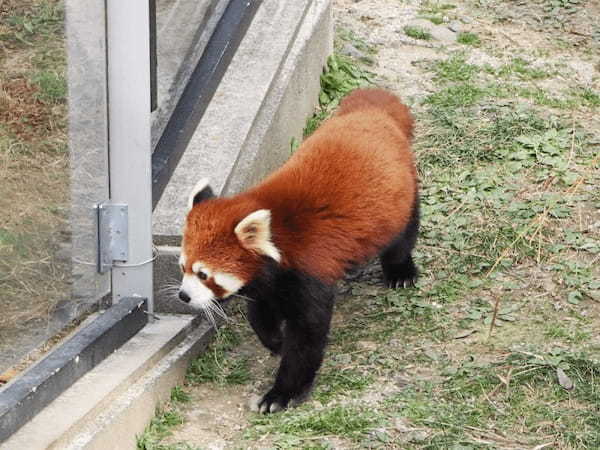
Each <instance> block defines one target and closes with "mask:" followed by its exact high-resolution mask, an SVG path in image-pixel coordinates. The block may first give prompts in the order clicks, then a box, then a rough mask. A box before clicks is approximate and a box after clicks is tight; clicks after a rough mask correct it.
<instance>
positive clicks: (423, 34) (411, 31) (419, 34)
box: [403, 25, 433, 41]
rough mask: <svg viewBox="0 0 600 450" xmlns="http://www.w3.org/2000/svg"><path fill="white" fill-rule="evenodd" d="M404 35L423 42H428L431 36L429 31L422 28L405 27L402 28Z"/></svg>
mask: <svg viewBox="0 0 600 450" xmlns="http://www.w3.org/2000/svg"><path fill="white" fill-rule="evenodd" d="M403 30H404V34H406V35H407V36H408V37H411V38H413V39H420V40H423V41H430V40H431V39H432V38H433V36H432V35H431V33H430V32H429V31H427V30H426V29H424V28H421V27H417V26H411V25H407V26H405V27H404V28H403Z"/></svg>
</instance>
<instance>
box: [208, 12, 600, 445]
mask: <svg viewBox="0 0 600 450" xmlns="http://www.w3.org/2000/svg"><path fill="white" fill-rule="evenodd" d="M441 8H442V4H440V3H439V2H426V3H425V2H424V4H423V8H422V11H421V14H432V15H433V14H445V13H444V12H442V11H443V10H442V9H441ZM446 11H447V10H446ZM486 36H487V34H486ZM511 42H512V41H511ZM510 45H513V44H512V43H511V44H510ZM445 51H447V50H445ZM484 51H487V50H486V49H485V47H484V46H481V47H480V48H478V49H477V50H476V51H474V50H473V49H471V48H470V47H467V46H465V47H461V52H459V53H449V54H447V57H446V58H444V59H440V60H436V61H434V62H431V61H420V62H419V63H418V64H416V67H417V68H419V69H422V70H423V73H422V76H423V79H425V80H426V81H427V83H426V84H427V87H428V92H427V93H426V94H424V95H423V97H421V99H422V101H421V102H420V103H419V102H418V101H417V102H416V104H415V106H414V107H413V108H412V110H413V114H414V115H415V117H416V122H417V124H418V125H417V130H418V131H417V133H416V140H415V142H414V150H415V152H416V154H417V160H418V162H419V167H418V169H419V179H420V186H421V188H420V189H421V190H420V195H421V211H422V219H421V233H420V236H419V241H418V245H417V248H416V250H415V255H414V256H415V260H416V261H417V264H418V265H419V268H420V270H421V278H420V280H419V283H418V286H417V287H416V288H411V289H405V290H399V291H390V290H387V289H385V288H383V287H382V286H381V284H380V279H379V277H380V273H379V272H378V271H377V269H376V268H375V267H376V264H372V265H370V266H369V267H368V269H367V270H366V271H365V272H364V273H363V274H362V275H360V276H359V277H358V279H356V280H354V281H352V282H345V283H343V284H342V286H341V291H342V294H340V295H339V296H338V300H337V304H336V316H335V319H334V324H333V326H332V331H331V334H330V341H329V346H328V348H327V355H326V358H325V363H324V365H323V367H322V369H321V371H320V374H319V378H318V380H317V384H316V385H315V388H314V391H313V392H312V396H311V397H310V398H309V399H308V400H307V402H306V403H305V404H303V405H300V406H299V407H297V408H294V409H292V410H288V411H286V412H284V413H281V414H277V415H272V416H261V415H255V414H251V413H248V414H247V415H246V416H245V419H244V420H245V421H246V422H244V423H243V424H242V426H243V428H244V430H243V431H242V432H240V433H237V434H235V438H234V439H235V444H236V445H237V446H238V447H240V448H242V447H249V446H252V445H256V444H257V443H260V445H264V446H265V447H270V448H271V447H275V448H319V449H322V448H332V447H334V448H335V447H337V448H407V449H413V448H414V449H416V448H428V449H447V448H455V449H458V448H470V449H475V448H536V446H538V447H537V448H542V447H541V446H544V445H546V444H551V445H552V446H554V447H553V448H564V449H574V448H582V449H586V448H589V449H592V448H598V447H599V446H600V443H599V442H598V436H600V421H599V420H598V417H599V412H600V411H599V410H598V405H600V399H599V398H598V395H599V392H600V389H599V388H600V386H599V385H598V379H599V375H600V373H599V371H600V365H599V362H598V357H599V355H600V346H599V345H598V342H597V339H595V338H594V336H595V334H594V333H595V330H596V329H597V326H598V318H599V317H600V315H599V314H600V309H599V307H598V302H599V301H600V297H599V296H598V292H600V283H599V282H598V281H597V280H598V279H599V276H600V274H599V272H598V265H597V262H598V255H599V254H600V239H598V237H597V236H596V234H597V233H595V232H594V231H595V228H593V224H595V223H596V222H597V221H598V214H597V212H598V211H599V209H598V207H599V206H600V195H599V194H598V190H597V189H596V186H597V185H598V184H599V183H600V175H599V174H600V171H599V170H598V169H600V162H599V161H598V152H597V146H598V142H600V136H599V135H598V131H597V130H596V129H595V128H594V127H593V126H589V123H593V122H590V121H589V120H588V121H587V122H586V119H590V118H593V117H594V114H596V113H597V111H595V109H594V108H597V107H598V105H597V101H598V92H597V90H595V85H593V86H589V87H583V86H578V85H576V84H573V85H572V86H569V85H568V84H569V83H566V84H567V85H566V86H565V85H564V83H563V85H562V87H560V88H559V89H557V90H556V91H550V90H549V89H548V88H544V87H543V86H547V84H545V83H541V82H542V81H543V82H551V81H552V82H556V83H557V84H558V85H559V86H561V85H560V84H559V83H558V82H559V81H561V79H560V77H558V73H557V72H556V70H555V66H554V65H551V64H547V63H544V62H543V60H540V61H536V63H535V64H533V63H530V62H529V61H533V60H532V59H531V57H530V56H528V55H527V54H523V53H518V52H517V50H514V51H513V50H511V52H508V53H507V54H506V55H505V56H504V55H496V57H497V58H498V59H499V60H500V64H498V65H497V66H496V68H491V67H485V66H479V65H477V64H474V63H471V62H470V61H473V60H475V59H476V58H473V57H472V55H478V54H479V53H480V52H484ZM515 54H519V55H522V56H519V57H514V55H515ZM374 67H377V66H374ZM338 69H339V68H338ZM563 76H568V74H567V75H565V73H562V74H561V77H563ZM563 81H564V80H563ZM336 83H337V85H338V86H339V85H343V83H340V82H339V80H338V81H337V82H336ZM327 86H328V88H327V89H331V90H332V91H333V92H335V93H336V94H335V95H337V92H339V91H340V90H339V89H337V88H334V89H332V85H331V84H329V85H327ZM335 95H332V98H334V100H333V101H332V102H331V104H330V105H329V106H328V113H330V112H331V110H332V109H333V107H334V105H336V104H337V101H339V100H336V99H335ZM328 97H329V94H328ZM496 304H497V308H496ZM225 341H226V342H229V341H228V340H227V339H225ZM234 347H235V344H234V345H232V346H229V347H228V346H222V348H223V352H222V353H221V352H220V351H219V352H217V354H218V357H216V358H214V359H215V360H218V361H219V367H223V365H224V362H223V361H226V360H228V359H229V360H231V361H235V360H236V359H237V358H239V356H240V353H239V352H236V351H235V350H234ZM206 364H207V367H209V368H210V367H211V366H210V362H207V363H206ZM252 364H253V362H252V361H250V362H249V365H250V371H251V372H252V370H253V367H256V366H252ZM262 364H263V362H262V360H261V363H260V365H259V367H258V368H259V369H263V368H262ZM563 374H564V375H563ZM271 375H272V374H271V373H269V374H268V375H267V377H269V376H271ZM565 377H566V378H565ZM223 379H224V376H223V375H222V374H221V375H217V376H213V375H210V376H208V377H206V380H208V381H205V382H213V383H215V389H216V388H217V387H218V386H219V385H222V384H223V381H222V380H223ZM567 381H570V382H571V383H572V384H573V385H574V386H573V387H572V388H570V387H569V388H567V386H569V383H568V382H567ZM246 385H247V386H254V384H252V385H250V384H248V382H247V384H246Z"/></svg>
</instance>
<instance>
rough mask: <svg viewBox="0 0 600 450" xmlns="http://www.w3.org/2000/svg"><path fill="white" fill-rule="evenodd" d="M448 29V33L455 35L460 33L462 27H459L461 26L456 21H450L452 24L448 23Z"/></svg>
mask: <svg viewBox="0 0 600 450" xmlns="http://www.w3.org/2000/svg"><path fill="white" fill-rule="evenodd" d="M448 29H449V30H450V31H454V32H455V33H460V31H461V29H462V26H461V24H460V23H459V22H457V21H456V20H454V21H452V22H450V23H449V24H448Z"/></svg>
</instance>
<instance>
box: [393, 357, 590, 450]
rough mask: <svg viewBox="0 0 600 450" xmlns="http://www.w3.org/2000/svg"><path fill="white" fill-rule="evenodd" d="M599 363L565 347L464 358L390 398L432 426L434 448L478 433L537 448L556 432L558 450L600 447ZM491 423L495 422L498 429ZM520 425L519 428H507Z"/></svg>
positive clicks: (488, 438) (411, 416)
mask: <svg viewBox="0 0 600 450" xmlns="http://www.w3.org/2000/svg"><path fill="white" fill-rule="evenodd" d="M558 367H562V368H564V372H565V373H566V374H567V376H568V377H569V378H570V379H571V380H572V381H573V382H574V384H575V388H574V389H573V390H572V391H568V390H566V389H565V388H563V387H562V386H561V385H560V384H559V383H558V381H557V375H556V373H557V368H558ZM599 369H600V366H598V364H597V363H595V362H592V361H590V360H588V359H585V358H577V357H571V356H563V355H561V354H560V353H558V354H554V355H552V354H549V355H545V356H542V357H540V358H534V357H529V356H526V355H523V354H521V353H513V354H511V355H509V356H508V357H507V358H506V359H504V360H502V361H499V362H496V363H491V364H489V363H477V362H473V361H466V362H465V363H463V364H462V365H461V366H459V367H457V368H451V369H447V370H446V373H447V374H448V376H447V378H446V379H445V381H443V382H442V383H440V384H436V383H427V382H424V383H419V386H418V388H414V389H408V390H406V391H405V392H403V393H401V394H400V395H398V396H396V397H394V398H393V399H392V400H391V401H390V403H393V404H395V407H396V408H398V410H401V411H402V412H403V414H406V416H407V417H408V418H409V419H410V420H411V421H412V423H414V424H416V425H421V426H425V427H427V428H428V429H429V430H431V434H430V439H428V442H427V443H428V446H429V448H447V447H445V446H447V445H450V444H453V443H457V442H463V443H476V442H477V439H479V440H481V439H484V440H486V441H487V442H488V445H489V444H492V445H493V444H496V445H510V444H512V445H521V446H525V447H532V446H535V445H539V444H543V443H545V442H548V441H549V440H550V441H552V438H551V437H550V436H553V435H554V436H556V434H558V435H559V437H558V439H557V440H555V441H554V442H555V443H556V444H558V445H559V446H560V448H564V446H568V447H567V448H569V447H571V448H596V447H597V446H598V444H599V442H600V441H599V439H600V438H599V436H600V435H599V434H597V431H598V430H599V429H600V428H599V427H600V421H599V420H598V415H597V412H598V406H597V405H598V400H599V398H598V391H597V389H598V384H597V383H598V381H597V377H598V375H599ZM507 377H508V378H507ZM507 380H510V381H507ZM431 397H435V398H436V401H435V402H432V401H431V400H430V398H431ZM533 399H535V401H532V400H533ZM457 404H461V405H462V406H461V407H460V408H456V405H457ZM546 404H552V405H553V406H552V407H551V408H548V407H546V406H545V405H546ZM489 423H494V429H493V430H491V429H489ZM519 428H520V430H521V431H520V432H518V433H514V434H513V433H507V432H506V430H511V429H519ZM555 439H556V438H555Z"/></svg>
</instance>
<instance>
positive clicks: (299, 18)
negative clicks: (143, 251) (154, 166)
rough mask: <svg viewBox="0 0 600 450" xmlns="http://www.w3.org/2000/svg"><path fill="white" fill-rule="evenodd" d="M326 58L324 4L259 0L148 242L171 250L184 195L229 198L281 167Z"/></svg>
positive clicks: (319, 0) (328, 41) (328, 29)
mask: <svg viewBox="0 0 600 450" xmlns="http://www.w3.org/2000/svg"><path fill="white" fill-rule="evenodd" d="M331 51H332V22H331V7H330V1H329V0H299V1H294V0H284V1H276V0H265V1H264V3H263V4H262V5H261V7H260V8H259V10H258V12H257V14H256V16H255V18H254V20H253V22H252V24H251V26H250V28H249V30H248V33H247V35H246V36H245V38H244V40H243V41H242V43H241V44H240V47H239V49H238V51H237V53H236V55H235V56H234V58H233V60H232V62H231V65H230V67H229V69H228V71H227V73H226V74H225V76H224V78H223V80H222V82H221V84H220V86H219V88H218V89H217V91H216V93H215V96H214V98H213V100H212V102H211V104H210V105H209V107H208V109H207V111H206V113H205V115H204V118H203V119H202V121H201V122H200V124H199V126H198V129H197V131H196V133H195V135H194V136H193V138H192V140H191V142H190V145H189V147H188V149H187V150H186V153H185V154H184V156H183V157H182V159H181V161H180V163H179V165H178V167H177V169H176V170H175V172H174V175H173V177H172V179H171V181H170V183H169V185H168V186H167V188H166V189H165V191H164V193H163V196H162V198H161V200H160V202H159V203H158V205H157V207H156V209H155V211H154V217H153V219H154V235H155V242H157V243H158V244H161V245H179V239H180V234H181V229H182V225H183V221H184V218H185V214H186V212H187V211H186V206H185V204H186V199H187V194H188V191H189V190H190V189H191V188H192V187H193V186H194V184H195V183H196V181H197V180H198V179H200V178H202V177H205V176H208V177H209V178H210V179H211V186H212V188H213V190H214V191H215V192H216V193H219V194H223V193H224V194H231V193H235V192H238V191H239V190H241V189H243V188H245V187H247V186H249V185H250V184H252V183H253V182H255V181H257V180H259V179H260V178H262V177H263V176H264V175H265V174H266V173H268V172H270V171H271V170H273V169H274V168H276V167H278V166H279V165H281V163H282V162H283V161H285V160H286V159H287V158H288V157H289V154H290V141H291V138H292V137H295V138H296V139H300V138H301V136H302V129H303V128H304V125H305V123H306V119H307V118H308V117H309V116H310V114H312V112H313V108H314V107H315V105H316V104H317V99H318V92H319V89H320V85H319V75H320V73H321V68H322V67H323V65H324V63H325V60H326V58H327V56H328V55H329V54H330V53H331Z"/></svg>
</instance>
